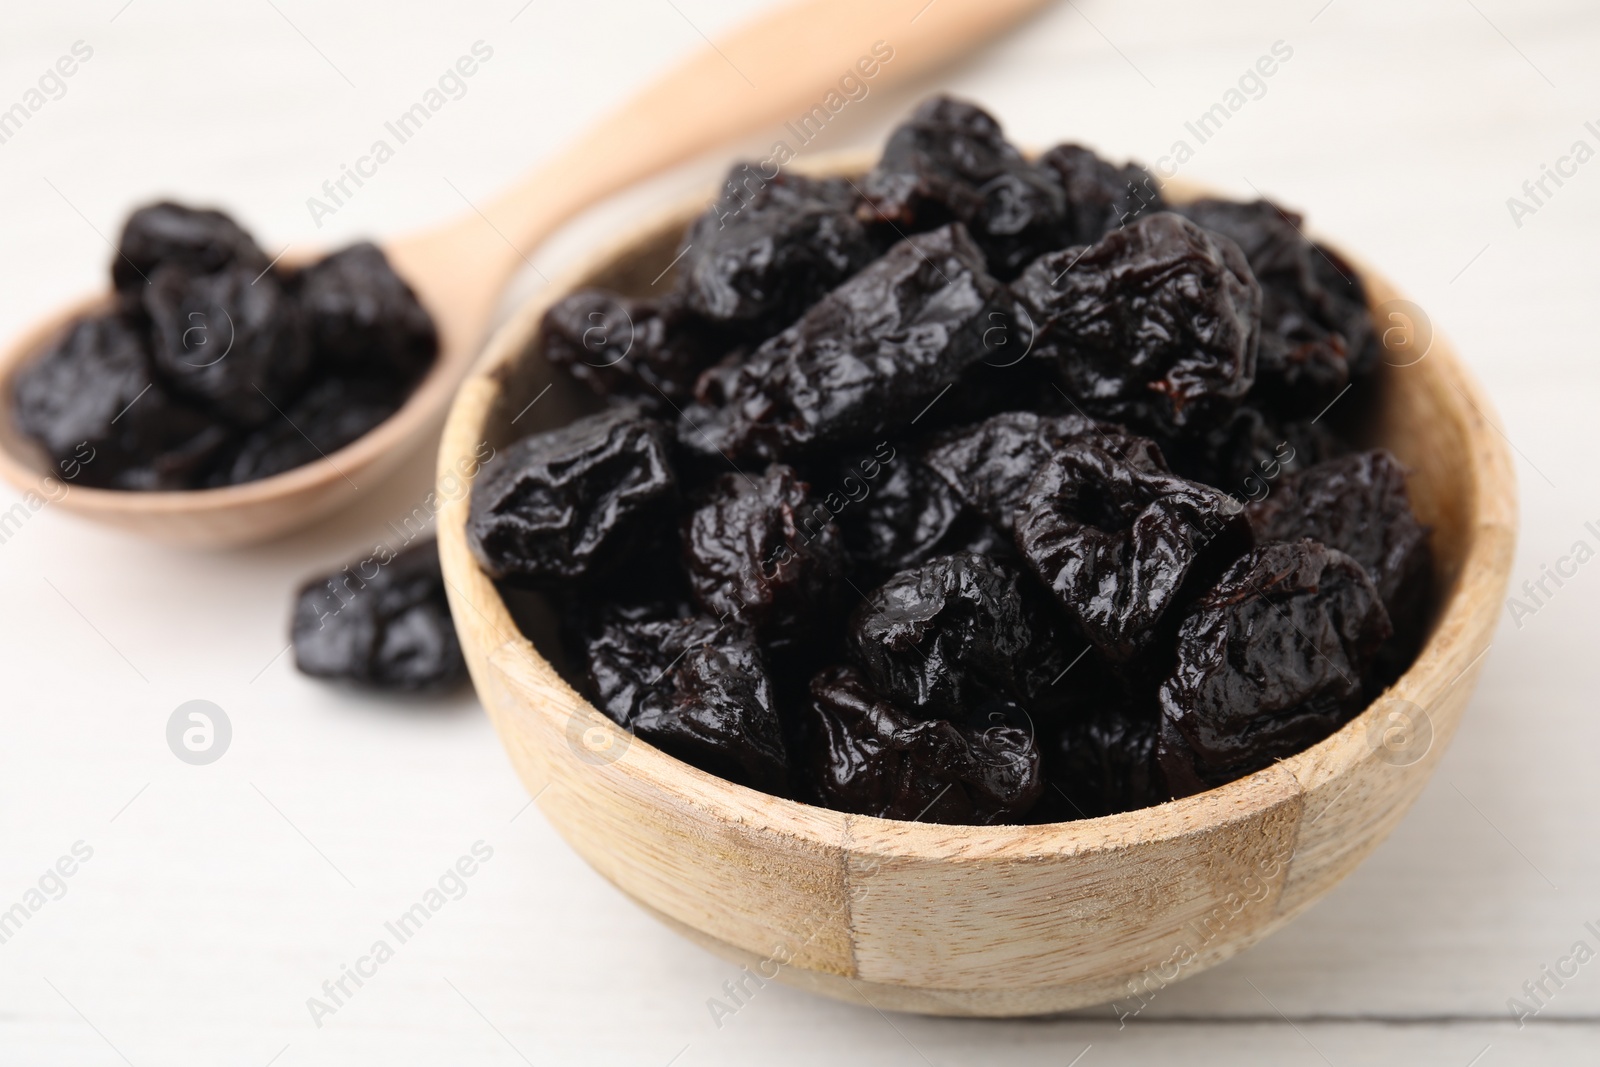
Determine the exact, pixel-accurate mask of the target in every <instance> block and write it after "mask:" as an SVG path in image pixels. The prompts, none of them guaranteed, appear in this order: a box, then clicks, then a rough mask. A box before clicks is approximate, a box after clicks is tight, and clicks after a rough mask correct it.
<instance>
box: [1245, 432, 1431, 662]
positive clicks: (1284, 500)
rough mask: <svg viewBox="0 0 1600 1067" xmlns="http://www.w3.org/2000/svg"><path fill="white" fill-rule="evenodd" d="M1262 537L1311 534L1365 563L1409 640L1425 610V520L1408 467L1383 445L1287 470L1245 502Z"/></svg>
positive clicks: (1427, 568) (1428, 553)
mask: <svg viewBox="0 0 1600 1067" xmlns="http://www.w3.org/2000/svg"><path fill="white" fill-rule="evenodd" d="M1247 514H1248V516H1249V519H1250V526H1251V528H1252V529H1253V530H1255V534H1256V538H1257V539H1258V540H1261V541H1298V540H1300V539H1301V538H1306V537H1309V538H1311V539H1312V540H1314V541H1320V542H1322V543H1323V544H1325V545H1327V546H1328V547H1329V548H1336V549H1338V550H1339V551H1340V552H1343V553H1344V554H1345V555H1347V556H1350V557H1351V558H1352V559H1354V560H1355V561H1356V562H1357V563H1359V564H1361V565H1362V566H1363V567H1365V568H1366V569H1367V574H1368V575H1369V576H1370V577H1371V578H1372V582H1373V584H1374V585H1376V586H1377V588H1378V595H1379V596H1380V597H1382V598H1383V604H1384V607H1385V608H1387V609H1388V611H1389V618H1390V621H1391V622H1392V623H1393V624H1394V628H1395V632H1396V634H1398V635H1400V636H1401V637H1402V638H1406V639H1407V640H1408V641H1409V640H1412V639H1414V638H1416V637H1418V636H1420V634H1419V633H1418V631H1419V630H1420V629H1421V628H1422V625H1423V623H1424V621H1425V620H1426V616H1427V609H1428V597H1429V593H1430V590H1431V585H1432V576H1433V555H1432V552H1431V551H1430V550H1429V548H1428V528H1427V527H1425V526H1423V525H1422V524H1421V523H1420V522H1418V521H1417V517H1416V514H1415V513H1414V512H1413V511H1412V510H1411V496H1410V494H1409V493H1407V492H1406V469H1405V467H1404V466H1402V465H1401V463H1400V461H1399V460H1397V459H1395V458H1394V456H1393V454H1391V453H1389V452H1387V451H1385V450H1382V449H1378V450H1374V451H1371V452H1357V453H1354V454H1352V455H1349V456H1345V457H1343V458H1341V459H1335V460H1330V461H1329V462H1327V463H1319V464H1317V465H1316V466H1314V467H1309V468H1307V469H1305V470H1303V471H1301V472H1299V473H1298V474H1292V475H1289V476H1287V477H1285V478H1283V479H1282V480H1281V481H1279V482H1277V483H1276V484H1275V485H1273V486H1272V489H1271V492H1270V493H1268V495H1266V496H1265V497H1263V498H1262V499H1260V500H1257V501H1255V502H1253V503H1252V504H1250V505H1249V508H1248V510H1247Z"/></svg>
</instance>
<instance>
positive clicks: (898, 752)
mask: <svg viewBox="0 0 1600 1067" xmlns="http://www.w3.org/2000/svg"><path fill="white" fill-rule="evenodd" d="M806 718H807V724H808V726H809V728H810V734H811V737H812V747H811V752H810V760H809V765H808V767H807V772H808V773H807V779H808V783H807V784H808V785H809V786H810V789H811V790H812V791H813V792H814V794H815V795H816V796H817V798H818V800H820V801H821V802H822V803H823V804H825V805H827V806H828V807H830V808H834V809H836V810H838V811H848V812H853V813H856V814H859V815H872V816H876V817H878V818H881V819H905V820H911V821H917V822H936V823H955V824H966V825H997V824H1003V823H1009V822H1020V821H1021V820H1022V818H1023V817H1024V816H1025V815H1027V813H1028V811H1029V810H1030V809H1031V808H1032V807H1033V806H1034V804H1035V803H1036V802H1037V801H1038V799H1039V794H1040V792H1041V791H1042V789H1043V786H1044V783H1043V779H1042V777H1041V775H1040V761H1039V750H1038V748H1037V747H1036V746H1035V744H1034V740H1033V737H1032V736H1031V735H1030V734H1029V733H1028V732H1027V731H1026V730H1023V729H1018V728H1017V727H1014V726H1010V725H1002V726H987V725H967V724H964V723H956V722H952V721H950V720H948V719H924V718H920V717H918V716H917V715H915V714H912V713H910V712H908V711H905V710H903V709H901V708H899V707H896V706H895V705H894V704H893V703H892V702H890V701H888V700H886V699H884V698H883V697H881V696H879V695H877V694H875V693H874V692H873V691H872V690H871V689H870V688H869V687H868V686H867V684H866V683H865V681H864V679H863V678H862V677H861V676H860V675H859V674H858V673H857V672H856V671H855V670H854V669H852V668H849V667H832V668H829V669H827V670H825V671H823V672H821V673H820V674H818V675H817V676H816V677H815V678H813V679H812V681H811V701H810V704H809V705H808V707H807V709H806Z"/></svg>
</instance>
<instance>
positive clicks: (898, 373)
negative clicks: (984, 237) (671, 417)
mask: <svg viewBox="0 0 1600 1067" xmlns="http://www.w3.org/2000/svg"><path fill="white" fill-rule="evenodd" d="M1011 311H1012V305H1011V301H1010V298H1009V296H1008V295H1007V293H1006V289H1005V287H1004V286H1003V285H1001V284H1000V283H999V282H997V281H995V280H994V278H992V277H990V276H989V274H988V272H987V271H986V270H985V269H984V264H983V255H982V253H980V252H979V251H978V249H977V247H976V246H975V245H973V243H972V241H971V239H970V238H969V237H968V236H967V233H966V231H965V229H963V228H962V227H961V226H960V225H958V224H957V225H951V226H946V227H943V228H941V229H938V230H934V231H932V232H931V233H925V234H918V235H916V236H913V237H910V238H907V239H906V240H904V241H901V242H900V243H899V244H897V245H895V246H894V247H893V248H891V249H890V250H889V251H888V253H886V254H885V255H884V256H882V257H881V258H879V259H878V260H876V261H874V262H873V263H872V264H870V265H869V266H867V267H866V268H864V269H863V270H861V271H860V272H859V273H858V274H856V275H855V276H854V277H852V278H851V279H850V280H849V281H847V282H845V283H844V284H843V285H841V286H839V287H838V288H837V289H835V290H833V291H832V292H831V293H829V294H828V295H827V296H825V297H823V298H822V299H821V300H820V301H818V302H817V303H816V304H814V305H812V307H811V309H810V310H809V311H807V312H806V313H805V314H804V315H802V316H801V317H800V319H799V320H798V321H796V322H795V323H794V324H793V325H791V326H789V327H788V328H787V329H785V330H784V331H783V332H782V333H780V334H778V335H777V336H775V337H772V338H770V339H769V340H767V341H766V342H765V343H764V344H762V345H761V346H760V347H759V348H757V349H756V350H755V351H754V352H753V353H751V355H750V356H749V358H747V359H743V360H732V361H728V362H725V363H723V364H721V365H719V366H717V367H713V368H712V369H710V370H708V371H707V372H706V373H705V374H703V375H701V377H700V381H699V383H698V385H697V386H696V398H697V403H696V404H695V405H694V406H692V407H690V408H688V409H687V410H686V411H685V413H684V416H683V418H682V420H681V421H680V425H679V432H678V436H679V440H680V441H682V442H683V444H684V446H685V447H687V448H689V449H692V450H695V451H699V452H703V453H707V454H712V455H714V454H716V453H717V452H719V451H720V452H721V453H723V454H725V455H726V456H727V457H729V458H731V459H733V460H735V461H737V460H740V459H743V458H747V457H758V458H761V459H769V460H770V459H790V458H794V457H796V456H799V455H803V454H805V453H807V452H815V451H819V450H821V449H822V448H823V447H848V446H852V445H861V444H865V443H868V442H871V441H874V440H881V439H882V438H883V437H884V435H885V434H886V433H891V432H892V433H894V434H898V433H899V432H901V431H903V430H905V429H907V428H908V427H909V426H910V425H911V424H912V423H913V422H915V421H916V420H917V419H919V418H920V417H921V415H922V413H923V412H924V411H926V410H927V409H928V407H929V405H930V404H932V403H933V402H934V401H935V400H937V399H939V398H940V396H941V394H942V393H943V392H945V391H946V390H947V389H949V388H951V387H953V386H955V385H956V383H957V382H958V381H959V380H960V379H961V378H962V376H963V375H964V374H965V373H966V372H968V371H969V370H971V369H973V368H975V367H977V366H978V365H979V364H981V363H983V362H984V360H985V357H986V356H987V355H988V350H987V348H986V347H985V333H986V331H988V330H989V329H991V328H992V327H993V325H994V322H993V320H992V316H994V315H1000V316H1005V315H1009V314H1010V313H1011ZM983 369H984V370H994V371H995V373H996V374H1003V373H1005V371H1004V369H996V368H983Z"/></svg>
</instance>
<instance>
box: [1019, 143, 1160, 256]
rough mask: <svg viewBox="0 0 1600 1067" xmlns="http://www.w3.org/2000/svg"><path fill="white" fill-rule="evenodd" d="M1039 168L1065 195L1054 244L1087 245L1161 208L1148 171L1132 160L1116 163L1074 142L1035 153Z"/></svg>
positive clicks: (1155, 188)
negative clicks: (1057, 236) (1063, 207)
mask: <svg viewBox="0 0 1600 1067" xmlns="http://www.w3.org/2000/svg"><path fill="white" fill-rule="evenodd" d="M1039 168H1040V169H1041V170H1043V171H1045V172H1046V173H1047V174H1050V175H1052V176H1053V177H1054V178H1055V180H1056V183H1057V184H1058V185H1059V186H1061V190H1062V193H1063V194H1064V195H1065V200H1066V210H1065V213H1064V216H1063V220H1062V225H1061V228H1060V231H1059V233H1060V236H1059V238H1058V239H1057V242H1056V243H1057V246H1058V247H1062V248H1065V247H1068V246H1071V245H1092V244H1094V243H1095V242H1096V241H1098V240H1100V238H1102V237H1104V236H1105V235H1106V234H1108V233H1110V232H1111V231H1112V230H1118V229H1121V228H1122V227H1124V226H1126V225H1128V224H1129V223H1131V222H1134V221H1136V220H1137V219H1139V218H1140V216H1142V215H1145V214H1148V213H1151V212H1156V211H1164V210H1166V201H1165V200H1164V199H1163V198H1162V196H1161V189H1160V187H1159V186H1158V185H1157V184H1156V181H1155V179H1154V178H1153V177H1151V175H1150V173H1149V171H1147V170H1145V169H1144V168H1143V167H1140V166H1137V165H1135V164H1132V163H1129V164H1126V165H1125V166H1121V167H1118V166H1116V165H1114V164H1112V163H1109V162H1107V161H1106V160H1104V159H1101V158H1100V157H1099V156H1097V155H1095V153H1094V152H1092V151H1090V150H1089V149H1087V148H1084V147H1082V146H1080V145H1075V144H1062V145H1057V146H1056V147H1054V148H1052V149H1050V151H1048V152H1046V153H1045V154H1044V155H1042V156H1040V157H1039ZM1044 251H1048V249H1045V250H1044Z"/></svg>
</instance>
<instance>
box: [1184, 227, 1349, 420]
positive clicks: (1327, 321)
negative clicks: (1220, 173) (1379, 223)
mask: <svg viewBox="0 0 1600 1067" xmlns="http://www.w3.org/2000/svg"><path fill="white" fill-rule="evenodd" d="M1178 210H1179V211H1181V212H1182V213H1183V215H1184V216H1185V217H1187V218H1189V219H1191V220H1192V221H1194V222H1196V223H1198V224H1199V225H1201V226H1203V227H1205V228H1206V229H1207V230H1210V231H1211V232H1212V233H1220V234H1222V235H1223V236H1225V237H1228V238H1230V239H1231V240H1232V241H1233V242H1234V243H1235V244H1237V245H1238V246H1239V248H1240V250H1241V251H1243V252H1244V254H1245V258H1246V259H1247V260H1249V262H1250V269H1251V271H1252V272H1253V273H1254V274H1255V276H1256V280H1257V281H1258V282H1260V283H1261V291H1262V306H1261V350H1260V353H1259V354H1258V356H1257V360H1256V388H1257V393H1258V394H1259V395H1260V396H1261V397H1262V398H1263V401H1264V402H1267V403H1270V404H1271V406H1272V407H1273V409H1274V410H1275V411H1277V412H1279V413H1280V414H1282V415H1285V416H1295V415H1301V416H1310V415H1315V414H1317V412H1318V411H1320V410H1321V409H1322V407H1323V406H1325V405H1326V404H1328V403H1329V402H1331V401H1332V400H1333V399H1334V397H1336V396H1338V395H1339V392H1340V390H1342V389H1343V388H1344V387H1345V385H1347V384H1348V383H1349V381H1350V378H1351V366H1350V361H1351V358H1352V355H1355V354H1359V353H1361V352H1363V351H1364V350H1365V349H1366V346H1367V345H1368V344H1369V342H1370V341H1371V338H1372V323H1371V319H1370V317H1369V316H1368V315H1367V313H1366V306H1365V304H1364V303H1361V304H1360V305H1359V306H1355V307H1352V306H1350V303H1351V302H1350V299H1349V297H1348V296H1345V295H1341V294H1340V293H1339V292H1338V291H1337V290H1331V289H1329V288H1328V287H1326V286H1325V285H1324V284H1323V282H1322V280H1321V278H1320V277H1319V272H1318V270H1317V264H1318V261H1322V260H1323V252H1322V251H1321V250H1319V249H1318V248H1317V246H1316V245H1314V244H1312V242H1311V241H1310V240H1309V239H1308V238H1307V237H1306V236H1305V234H1304V232H1303V231H1302V229H1301V227H1302V223H1303V220H1302V219H1301V217H1300V216H1299V215H1297V214H1294V213H1293V212H1288V211H1285V210H1283V209H1282V208H1280V207H1278V206H1277V205H1276V204H1274V203H1272V202H1270V201H1267V200H1257V201H1255V202H1253V203H1247V204H1245V203H1237V202H1234V201H1231V200H1197V201H1195V202H1193V203H1190V204H1185V205H1183V206H1182V207H1180V208H1179V209H1178ZM1323 263H1324V266H1325V267H1326V266H1331V264H1330V263H1328V262H1327V261H1323ZM1332 269H1333V270H1334V272H1335V274H1337V272H1338V271H1339V270H1340V269H1342V268H1332ZM1339 288H1340V289H1344V288H1346V286H1345V284H1344V283H1343V282H1341V284H1340V286H1339Z"/></svg>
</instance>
